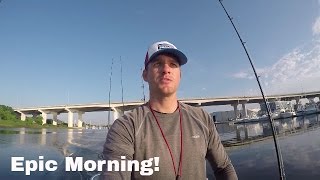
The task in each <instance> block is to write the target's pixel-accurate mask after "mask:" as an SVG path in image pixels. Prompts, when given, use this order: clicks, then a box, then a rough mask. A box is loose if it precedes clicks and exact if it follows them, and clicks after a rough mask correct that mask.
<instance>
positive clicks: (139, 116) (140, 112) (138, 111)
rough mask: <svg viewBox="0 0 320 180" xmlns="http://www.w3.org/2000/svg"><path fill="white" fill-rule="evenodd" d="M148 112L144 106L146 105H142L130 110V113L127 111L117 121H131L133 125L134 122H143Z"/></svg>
mask: <svg viewBox="0 0 320 180" xmlns="http://www.w3.org/2000/svg"><path fill="white" fill-rule="evenodd" d="M148 112H149V109H148V107H147V106H146V104H142V105H140V106H138V107H135V108H133V109H131V110H130V111H127V112H126V113H125V114H124V115H122V116H121V117H120V118H118V119H117V120H119V121H132V122H133V123H134V122H137V121H140V120H143V118H144V117H145V116H146V114H147V113H148Z"/></svg>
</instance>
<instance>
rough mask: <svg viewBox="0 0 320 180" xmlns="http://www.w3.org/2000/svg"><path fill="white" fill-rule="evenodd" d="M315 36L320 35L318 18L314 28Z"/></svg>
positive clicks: (319, 20)
mask: <svg viewBox="0 0 320 180" xmlns="http://www.w3.org/2000/svg"><path fill="white" fill-rule="evenodd" d="M312 33H313V35H318V34H319V33H320V17H318V18H317V20H316V22H315V23H314V24H313V26H312Z"/></svg>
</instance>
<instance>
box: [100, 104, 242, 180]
mask: <svg viewBox="0 0 320 180" xmlns="http://www.w3.org/2000/svg"><path fill="white" fill-rule="evenodd" d="M179 104H180V105H179V106H180V111H181V115H182V119H181V120H182V137H183V145H182V147H183V151H182V165H181V167H180V168H182V169H181V170H182V173H181V174H182V179H206V165H205V159H207V160H208V161H209V162H210V164H211V167H212V169H213V171H214V172H215V176H216V179H228V180H229V179H230V180H234V179H237V175H236V172H235V170H234V168H233V166H232V164H231V161H230V159H229V157H228V155H227V153H226V152H225V150H224V147H223V145H222V144H221V141H220V138H219V135H218V133H217V130H216V128H215V125H214V123H213V121H212V119H211V117H210V116H209V114H208V113H206V112H205V111H204V110H203V109H201V108H197V107H192V106H189V105H186V104H184V103H181V102H179ZM155 116H156V117H157V119H158V122H159V125H160V127H161V129H162V131H163V133H164V136H165V138H166V140H167V142H168V144H169V147H170V149H171V151H172V157H173V159H174V163H175V169H176V171H177V170H178V169H179V161H180V150H181V146H180V142H181V140H180V114H179V110H178V109H177V110H176V111H175V112H174V113H169V114H163V113H159V112H155ZM103 155H104V157H105V160H107V161H109V160H118V161H119V162H120V161H121V158H120V157H121V156H125V157H126V160H137V161H138V162H141V161H143V160H148V159H149V158H154V157H159V166H158V167H159V171H154V172H153V174H152V175H151V176H142V175H141V174H140V171H132V172H128V171H123V172H121V171H108V170H107V166H104V168H103V172H102V174H101V176H100V177H101V178H102V179H108V180H110V179H117V180H118V179H159V180H160V179H161V180H164V179H175V178H176V173H175V171H174V168H173V163H172V159H171V156H170V152H169V150H168V147H167V145H166V142H165V140H164V138H163V136H162V134H161V131H160V128H159V126H158V124H157V122H156V119H155V118H154V116H153V114H152V112H151V110H150V108H149V106H148V104H144V105H141V106H140V107H138V108H136V109H134V110H132V111H131V112H129V113H127V114H125V115H124V116H122V117H121V118H119V119H117V120H116V121H115V122H114V123H113V125H112V127H111V129H110V130H109V132H108V135H107V139H106V143H105V145H104V150H103ZM122 160H123V157H122Z"/></svg>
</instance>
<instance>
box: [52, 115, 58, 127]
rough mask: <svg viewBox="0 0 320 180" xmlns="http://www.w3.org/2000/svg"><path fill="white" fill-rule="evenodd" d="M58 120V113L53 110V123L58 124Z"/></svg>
mask: <svg viewBox="0 0 320 180" xmlns="http://www.w3.org/2000/svg"><path fill="white" fill-rule="evenodd" d="M57 122H58V113H56V112H52V125H55V126H56V125H57Z"/></svg>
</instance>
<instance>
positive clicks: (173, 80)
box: [143, 54, 181, 96]
mask: <svg viewBox="0 0 320 180" xmlns="http://www.w3.org/2000/svg"><path fill="white" fill-rule="evenodd" d="M143 79H144V80H145V81H146V82H148V83H149V90H150V94H151V95H155V96H170V95H173V94H175V93H176V92H177V89H178V87H179V83H180V79H181V71H180V65H179V63H178V61H177V59H176V58H175V57H174V56H171V55H167V54H160V55H158V56H157V57H155V59H153V61H152V62H150V63H149V64H148V66H147V67H146V69H145V70H144V71H143Z"/></svg>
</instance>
